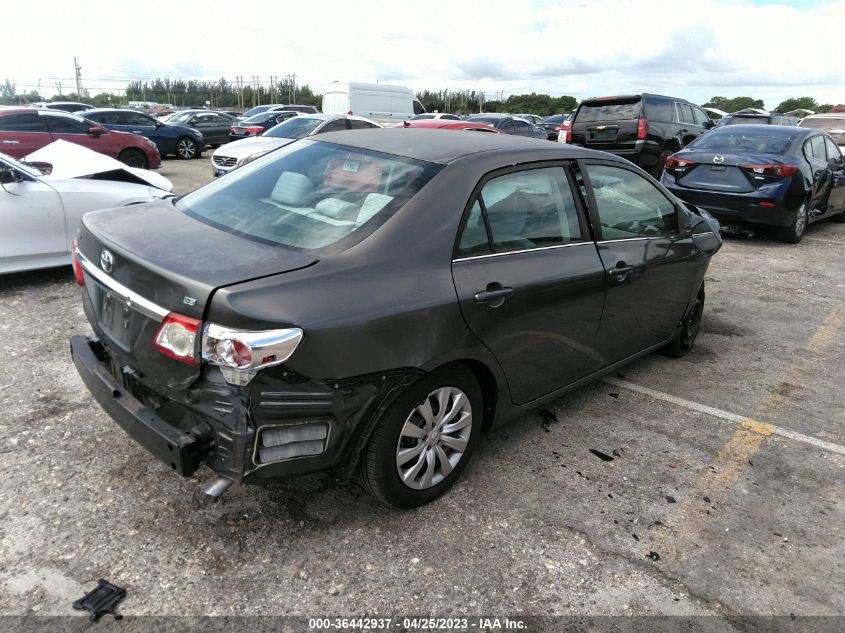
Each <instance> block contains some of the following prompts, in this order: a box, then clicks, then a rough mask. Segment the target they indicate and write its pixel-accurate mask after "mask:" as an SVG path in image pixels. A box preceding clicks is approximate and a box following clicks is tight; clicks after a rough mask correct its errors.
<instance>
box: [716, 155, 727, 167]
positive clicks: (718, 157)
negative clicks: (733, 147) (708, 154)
mask: <svg viewBox="0 0 845 633" xmlns="http://www.w3.org/2000/svg"><path fill="white" fill-rule="evenodd" d="M713 162H714V163H716V164H717V165H721V164H722V163H724V162H725V157H724V156H722V155H721V154H717V155H716V156H714V157H713Z"/></svg>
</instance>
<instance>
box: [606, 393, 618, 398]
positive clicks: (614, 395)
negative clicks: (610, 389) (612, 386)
mask: <svg viewBox="0 0 845 633" xmlns="http://www.w3.org/2000/svg"><path fill="white" fill-rule="evenodd" d="M607 395H609V396H610V397H611V398H618V397H619V394H618V393H615V392H614V393H609V394H607Z"/></svg>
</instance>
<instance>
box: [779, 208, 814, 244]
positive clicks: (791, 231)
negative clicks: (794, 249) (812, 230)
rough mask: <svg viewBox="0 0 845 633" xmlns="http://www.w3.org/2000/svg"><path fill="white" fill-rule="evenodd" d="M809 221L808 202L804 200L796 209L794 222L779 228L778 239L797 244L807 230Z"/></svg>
mask: <svg viewBox="0 0 845 633" xmlns="http://www.w3.org/2000/svg"><path fill="white" fill-rule="evenodd" d="M807 222H808V214H807V203H806V202H802V203H801V206H800V207H798V209H796V211H795V218H794V219H793V220H792V223H791V224H790V225H789V226H784V227H781V228H779V229H778V239H779V240H780V241H781V242H787V243H789V244H797V243H798V242H800V241H801V238H802V237H804V232H805V231H806V230H807Z"/></svg>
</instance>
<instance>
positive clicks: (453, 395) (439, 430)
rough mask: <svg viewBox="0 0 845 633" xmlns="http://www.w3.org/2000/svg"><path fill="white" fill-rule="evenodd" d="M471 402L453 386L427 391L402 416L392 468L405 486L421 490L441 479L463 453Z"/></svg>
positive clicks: (467, 439) (468, 433) (469, 425)
mask: <svg viewBox="0 0 845 633" xmlns="http://www.w3.org/2000/svg"><path fill="white" fill-rule="evenodd" d="M471 431H472V405H471V404H470V401H469V398H468V397H467V395H466V394H465V393H464V392H463V391H461V390H460V389H458V388H456V387H440V388H438V389H435V390H434V391H432V392H431V393H429V394H428V395H427V396H426V397H425V399H424V400H423V401H422V402H420V403H419V404H418V405H417V406H416V407H415V408H414V410H413V411H411V413H410V414H409V415H408V417H407V418H406V419H405V423H404V425H403V426H402V431H401V432H400V434H399V441H398V443H397V445H396V470H397V472H398V474H399V478H400V479H401V481H402V482H403V483H404V484H405V485H406V486H408V487H409V488H414V489H416V490H425V489H427V488H431V487H432V486H435V485H437V484H438V483H440V482H441V481H443V479H445V478H446V477H447V476H448V475H449V473H451V472H452V470H453V469H454V468H455V466H456V465H457V464H458V462H460V461H461V459H462V458H463V456H464V453H465V451H466V449H467V444H468V443H469V438H470V434H471Z"/></svg>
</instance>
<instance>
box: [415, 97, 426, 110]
mask: <svg viewBox="0 0 845 633" xmlns="http://www.w3.org/2000/svg"><path fill="white" fill-rule="evenodd" d="M423 113H425V108H424V107H423V106H422V104H421V103H420V102H419V101H417V100H416V99H414V114H423Z"/></svg>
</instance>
